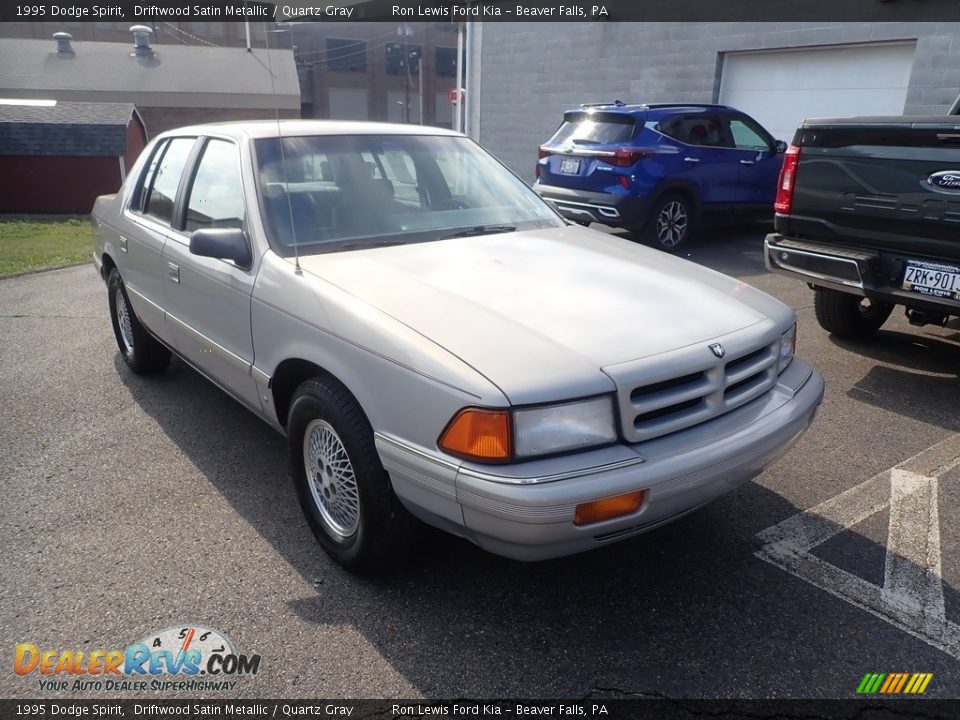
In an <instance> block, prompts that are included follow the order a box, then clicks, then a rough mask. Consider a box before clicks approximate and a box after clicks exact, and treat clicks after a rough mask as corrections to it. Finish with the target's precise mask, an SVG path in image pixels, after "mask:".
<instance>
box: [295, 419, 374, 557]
mask: <svg viewBox="0 0 960 720" xmlns="http://www.w3.org/2000/svg"><path fill="white" fill-rule="evenodd" d="M303 468H304V471H305V472H306V474H307V485H308V486H309V488H310V494H311V495H312V496H313V501H314V503H315V504H316V506H317V510H319V511H320V517H321V519H322V520H323V524H324V525H325V526H326V528H327V529H328V530H329V531H330V534H331V535H333V536H334V537H335V538H337V539H341V540H342V539H346V538H348V537H350V536H351V535H353V534H354V533H356V531H357V528H358V527H359V526H360V493H359V489H358V487H357V477H356V473H355V472H354V469H353V463H351V462H350V457H349V456H348V455H347V449H346V448H345V447H344V446H343V441H342V440H341V439H340V436H339V435H337V432H336V430H334V429H333V426H332V425H330V423H328V422H327V421H326V420H319V419H318V420H312V421H311V422H310V424H309V425H307V429H306V431H305V432H304V435H303Z"/></svg>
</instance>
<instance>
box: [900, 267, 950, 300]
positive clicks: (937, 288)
mask: <svg viewBox="0 0 960 720" xmlns="http://www.w3.org/2000/svg"><path fill="white" fill-rule="evenodd" d="M901 287H902V288H903V289H904V290H910V291H912V292H915V293H919V294H921V295H932V296H933V297H943V298H953V299H954V300H960V268H958V267H956V266H954V265H941V264H940V263H932V262H921V261H919V260H907V269H906V271H905V272H904V274H903V283H902V285H901Z"/></svg>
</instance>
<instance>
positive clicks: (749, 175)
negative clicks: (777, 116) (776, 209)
mask: <svg viewBox="0 0 960 720" xmlns="http://www.w3.org/2000/svg"><path fill="white" fill-rule="evenodd" d="M728 128H729V132H730V143H731V145H732V146H733V148H734V149H733V150H732V152H733V153H734V154H735V155H736V157H737V166H738V173H739V175H738V182H737V194H736V202H737V204H738V205H759V206H768V207H770V212H771V213H772V212H773V201H774V198H775V197H776V195H777V179H778V178H779V176H780V167H781V166H782V165H783V155H782V154H781V153H778V152H777V150H776V144H775V143H774V141H773V138H771V137H770V134H769V133H767V132H766V131H765V130H764V129H763V128H762V127H761V126H760V124H759V123H757V122H756V121H755V120H753V119H752V118H750V117H747V116H746V115H734V116H731V117H730V118H728Z"/></svg>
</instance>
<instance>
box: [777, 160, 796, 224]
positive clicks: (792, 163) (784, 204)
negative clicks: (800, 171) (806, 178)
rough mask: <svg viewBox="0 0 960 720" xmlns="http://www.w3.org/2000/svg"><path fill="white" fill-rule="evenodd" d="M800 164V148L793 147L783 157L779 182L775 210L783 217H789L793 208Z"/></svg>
mask: <svg viewBox="0 0 960 720" xmlns="http://www.w3.org/2000/svg"><path fill="white" fill-rule="evenodd" d="M799 163H800V148H799V147H797V146H796V145H791V146H790V147H788V148H787V152H786V153H784V156H783V167H782V168H780V180H779V181H778V182H777V199H776V201H774V203H773V209H774V210H776V211H777V212H778V213H780V214H781V215H788V214H789V213H790V209H791V207H793V186H794V185H795V184H796V182H797V165H798V164H799Z"/></svg>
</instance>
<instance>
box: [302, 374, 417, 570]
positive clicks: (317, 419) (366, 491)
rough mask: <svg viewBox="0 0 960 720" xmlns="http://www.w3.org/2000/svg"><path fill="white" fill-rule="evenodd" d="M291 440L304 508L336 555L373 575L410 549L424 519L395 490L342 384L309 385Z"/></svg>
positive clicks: (313, 382)
mask: <svg viewBox="0 0 960 720" xmlns="http://www.w3.org/2000/svg"><path fill="white" fill-rule="evenodd" d="M287 438H288V442H289V452H290V462H291V467H292V471H293V478H294V483H295V485H296V489H297V496H298V498H299V500H300V507H301V508H302V509H303V513H304V515H305V516H306V518H307V522H308V523H309V525H310V529H311V530H312V531H313V534H314V536H315V537H316V538H317V541H318V542H319V543H320V546H321V547H323V549H324V550H325V551H326V552H327V554H328V555H330V557H332V558H333V559H334V560H336V561H337V562H338V563H339V564H340V565H342V566H343V567H344V568H345V569H347V570H350V571H352V572H356V573H373V572H377V571H379V570H382V569H383V568H384V567H385V566H386V565H387V564H388V562H389V561H390V560H393V559H396V558H397V557H398V556H399V555H401V554H402V553H404V552H406V551H407V550H408V549H409V547H410V546H411V545H412V541H413V538H414V536H415V532H416V520H415V519H414V518H413V517H412V516H410V515H409V513H408V512H407V510H406V509H405V508H404V507H403V506H402V505H401V504H400V501H399V500H398V499H397V497H396V495H395V494H394V493H393V489H392V487H391V485H390V479H389V477H388V476H387V472H386V470H384V469H383V465H382V464H381V462H380V457H379V455H378V454H377V450H376V446H375V445H374V442H373V430H372V429H371V427H370V423H369V422H368V421H367V418H366V416H365V415H364V414H363V411H362V410H361V409H360V407H359V406H358V405H357V403H356V401H355V400H354V399H353V397H352V396H351V395H350V394H349V393H348V392H347V391H346V390H345V389H344V388H343V387H342V386H341V385H339V384H338V383H336V382H334V381H332V380H329V379H325V378H314V379H311V380H307V381H306V382H304V383H303V384H301V385H300V387H299V388H297V390H296V392H295V393H294V396H293V400H292V402H291V403H290V413H289V416H288V420H287Z"/></svg>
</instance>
